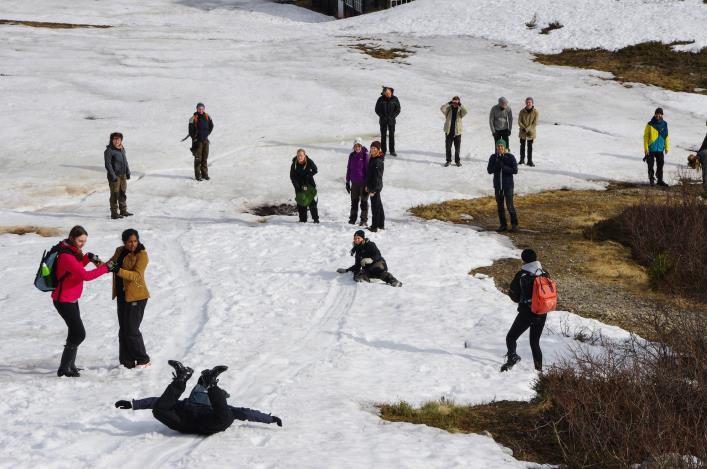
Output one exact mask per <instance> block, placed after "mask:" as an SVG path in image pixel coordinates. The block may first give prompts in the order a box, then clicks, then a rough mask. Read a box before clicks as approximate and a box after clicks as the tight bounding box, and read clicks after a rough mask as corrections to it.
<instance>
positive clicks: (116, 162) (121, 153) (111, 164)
mask: <svg viewBox="0 0 707 469" xmlns="http://www.w3.org/2000/svg"><path fill="white" fill-rule="evenodd" d="M103 160H104V162H105V165H106V173H107V176H108V180H109V181H115V180H116V179H117V178H118V176H126V177H127V176H130V166H128V158H127V157H126V156H125V148H121V149H118V148H115V147H114V146H113V145H106V151H104V152H103Z"/></svg>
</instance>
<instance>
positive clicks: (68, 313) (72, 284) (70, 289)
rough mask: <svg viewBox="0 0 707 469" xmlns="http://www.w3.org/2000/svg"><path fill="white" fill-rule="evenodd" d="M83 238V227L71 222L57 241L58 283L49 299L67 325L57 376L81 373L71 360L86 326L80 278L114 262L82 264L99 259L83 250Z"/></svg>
mask: <svg viewBox="0 0 707 469" xmlns="http://www.w3.org/2000/svg"><path fill="white" fill-rule="evenodd" d="M87 238H88V233H86V230H85V229H84V228H83V227H81V226H75V227H73V228H72V229H71V232H70V233H69V237H68V238H67V239H65V240H64V241H62V242H61V243H60V244H59V256H58V257H57V260H56V266H55V269H56V278H57V279H58V281H59V285H58V286H57V288H56V290H54V291H53V292H52V299H53V300H54V307H55V308H56V310H57V311H58V312H59V315H60V316H61V317H62V319H63V320H64V322H66V325H67V327H68V328H69V334H68V335H67V336H66V345H65V346H64V353H63V354H62V355H61V364H60V365H59V370H58V371H57V372H56V374H57V376H68V377H72V378H75V377H78V376H81V375H80V374H79V370H78V368H76V364H75V363H74V362H75V360H76V352H77V351H78V348H79V345H80V344H81V342H83V340H84V339H85V338H86V330H85V329H84V327H83V322H82V321H81V312H80V311H79V298H81V293H82V292H83V282H86V281H89V280H93V279H95V278H98V277H100V276H101V275H104V274H107V273H108V272H111V271H112V270H114V269H115V265H113V264H112V263H110V262H109V263H107V264H100V265H99V266H98V267H96V268H95V269H93V270H86V269H85V268H84V267H85V266H86V265H87V264H88V263H89V262H94V264H98V263H99V262H100V261H98V260H97V259H98V258H97V257H95V256H94V255H93V254H91V253H88V254H84V253H83V252H82V251H81V248H83V247H84V245H85V244H86V240H87Z"/></svg>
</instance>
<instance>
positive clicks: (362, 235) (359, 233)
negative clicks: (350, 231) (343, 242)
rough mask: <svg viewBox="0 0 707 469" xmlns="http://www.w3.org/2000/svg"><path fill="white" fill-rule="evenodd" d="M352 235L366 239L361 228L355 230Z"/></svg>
mask: <svg viewBox="0 0 707 469" xmlns="http://www.w3.org/2000/svg"><path fill="white" fill-rule="evenodd" d="M354 236H359V237H361V238H363V239H366V232H365V231H363V230H358V231H357V232H355V233H354Z"/></svg>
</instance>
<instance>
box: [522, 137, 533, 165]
mask: <svg viewBox="0 0 707 469" xmlns="http://www.w3.org/2000/svg"><path fill="white" fill-rule="evenodd" d="M525 142H528V164H530V163H532V162H533V141H532V140H525V139H522V138H521V139H520V163H521V164H523V163H525Z"/></svg>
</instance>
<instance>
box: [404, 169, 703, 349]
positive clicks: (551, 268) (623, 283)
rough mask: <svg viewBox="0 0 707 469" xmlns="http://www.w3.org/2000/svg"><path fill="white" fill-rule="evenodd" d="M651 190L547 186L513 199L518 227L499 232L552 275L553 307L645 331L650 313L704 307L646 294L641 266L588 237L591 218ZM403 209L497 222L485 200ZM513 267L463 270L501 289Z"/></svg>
mask: <svg viewBox="0 0 707 469" xmlns="http://www.w3.org/2000/svg"><path fill="white" fill-rule="evenodd" d="M668 190H676V189H674V188H670V189H668ZM659 191H660V189H656V188H651V187H649V186H647V185H638V184H616V183H613V184H610V185H609V186H608V188H607V190H606V191H591V190H583V191H571V190H555V191H546V192H541V193H537V194H530V195H526V196H517V197H516V198H515V206H516V210H517V211H518V216H519V219H520V224H521V227H522V228H523V229H522V230H521V231H520V232H518V233H507V235H508V236H509V237H510V238H511V239H512V240H513V243H514V244H515V245H516V246H517V247H518V248H521V249H523V248H526V247H527V248H532V249H534V250H535V251H536V252H537V253H538V257H539V260H540V261H541V262H542V264H543V266H544V267H545V268H546V269H547V270H548V272H550V274H551V275H552V277H553V278H554V279H555V280H557V282H558V290H559V304H558V309H561V310H565V311H571V312H573V313H576V314H579V315H581V316H584V317H590V318H595V319H598V320H600V321H602V322H604V323H608V324H614V325H618V326H620V327H622V328H624V329H627V330H630V331H634V332H636V333H638V334H642V335H645V336H649V334H650V332H649V330H648V329H647V328H646V327H645V322H644V321H645V318H646V317H650V315H651V313H654V312H655V311H657V310H659V311H665V312H667V313H668V314H679V313H682V312H685V311H695V312H699V311H703V312H704V311H707V304H705V303H703V302H700V301H698V300H695V299H688V298H682V297H679V296H675V295H669V294H666V293H661V292H657V291H654V290H653V289H652V288H651V284H650V279H649V277H648V274H647V271H646V269H645V268H644V267H642V266H640V265H638V264H637V263H636V262H635V261H634V260H633V259H632V257H631V252H630V249H629V248H627V247H625V246H623V245H621V244H619V243H617V242H614V241H593V240H592V239H589V238H588V237H590V236H591V233H592V230H591V227H593V226H594V225H595V224H596V223H597V222H599V221H601V220H605V219H607V218H610V217H612V216H615V215H617V214H618V213H620V212H621V211H622V210H623V208H625V207H627V206H629V205H633V204H635V203H638V202H639V201H641V200H642V199H643V198H645V197H650V196H655V194H656V192H659ZM411 212H412V214H413V215H416V216H418V217H421V218H426V219H437V220H442V221H449V222H452V223H460V224H466V225H473V226H477V227H480V228H482V229H495V228H496V227H497V226H498V216H497V214H496V202H495V200H494V198H493V197H484V198H479V199H473V200H451V201H447V202H443V203H441V204H432V205H426V206H419V207H414V208H412V209H411ZM519 267H520V260H519V259H500V260H498V261H496V262H495V263H494V264H493V265H492V266H489V267H482V268H478V269H474V270H473V271H472V272H470V274H472V275H473V274H476V273H481V274H486V275H489V276H491V277H493V278H494V280H495V283H496V286H497V287H498V288H499V289H500V290H502V291H504V292H505V291H507V289H508V285H509V283H510V281H511V279H512V278H513V275H515V273H516V272H517V271H518V269H519Z"/></svg>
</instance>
